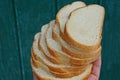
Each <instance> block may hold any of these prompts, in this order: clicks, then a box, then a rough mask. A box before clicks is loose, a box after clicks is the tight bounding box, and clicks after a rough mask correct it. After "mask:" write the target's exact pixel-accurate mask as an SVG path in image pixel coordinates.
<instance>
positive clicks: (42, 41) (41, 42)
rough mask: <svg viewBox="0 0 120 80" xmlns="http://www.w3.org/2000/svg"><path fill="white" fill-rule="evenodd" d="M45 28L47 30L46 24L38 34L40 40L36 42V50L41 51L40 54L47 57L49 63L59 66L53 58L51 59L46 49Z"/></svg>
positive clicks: (58, 62)
mask: <svg viewBox="0 0 120 80" xmlns="http://www.w3.org/2000/svg"><path fill="white" fill-rule="evenodd" d="M47 28H48V24H46V25H44V26H42V29H41V33H40V39H39V42H38V48H39V49H40V50H42V52H43V53H44V55H45V56H46V57H47V59H49V61H51V62H53V63H56V64H61V62H60V61H59V60H58V59H56V58H55V57H53V56H52V55H51V54H50V53H49V51H48V49H47V46H46V41H45V33H46V30H47ZM38 38H39V37H38Z"/></svg>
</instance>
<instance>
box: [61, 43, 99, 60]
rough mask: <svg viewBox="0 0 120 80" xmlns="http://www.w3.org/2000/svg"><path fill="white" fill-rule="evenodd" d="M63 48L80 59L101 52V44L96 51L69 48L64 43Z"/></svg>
mask: <svg viewBox="0 0 120 80" xmlns="http://www.w3.org/2000/svg"><path fill="white" fill-rule="evenodd" d="M62 50H63V51H64V52H65V53H66V54H68V55H70V56H72V57H75V58H80V59H83V58H92V57H93V56H96V55H97V54H98V53H99V52H101V46H100V47H99V48H98V49H97V50H95V51H92V52H82V51H79V52H78V51H75V50H74V51H73V50H71V49H69V48H67V47H66V46H64V45H62Z"/></svg>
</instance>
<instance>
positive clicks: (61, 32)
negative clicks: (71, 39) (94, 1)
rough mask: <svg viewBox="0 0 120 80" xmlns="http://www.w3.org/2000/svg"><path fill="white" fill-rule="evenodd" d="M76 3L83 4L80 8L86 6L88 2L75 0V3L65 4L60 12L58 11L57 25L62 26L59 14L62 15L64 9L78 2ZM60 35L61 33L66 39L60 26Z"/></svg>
mask: <svg viewBox="0 0 120 80" xmlns="http://www.w3.org/2000/svg"><path fill="white" fill-rule="evenodd" d="M76 3H79V4H81V5H82V6H81V7H79V8H82V7H85V6H86V4H85V3H84V2H82V1H76V2H73V3H71V4H68V5H66V6H64V7H63V8H62V9H60V10H59V12H58V13H57V15H56V20H55V24H57V25H58V26H59V28H60V26H61V25H60V20H59V16H60V14H61V13H62V11H64V10H65V9H66V8H68V7H70V6H72V5H74V4H76ZM76 9H77V8H76ZM60 35H61V37H62V38H63V39H64V32H63V31H62V30H61V28H60Z"/></svg>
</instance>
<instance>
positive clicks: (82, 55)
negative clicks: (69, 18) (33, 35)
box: [51, 26, 101, 59]
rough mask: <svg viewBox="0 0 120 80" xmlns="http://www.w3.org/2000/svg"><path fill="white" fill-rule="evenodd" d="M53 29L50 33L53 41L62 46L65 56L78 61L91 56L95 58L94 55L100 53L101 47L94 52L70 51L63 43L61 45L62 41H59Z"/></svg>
mask: <svg viewBox="0 0 120 80" xmlns="http://www.w3.org/2000/svg"><path fill="white" fill-rule="evenodd" d="M55 27H58V26H54V28H55ZM54 28H53V31H52V37H53V39H54V40H55V41H56V42H58V43H59V44H60V45H61V46H62V50H63V52H65V53H66V54H68V55H70V56H71V57H74V58H80V59H84V58H92V57H93V56H96V55H98V53H100V52H101V46H99V48H98V49H96V50H94V51H81V50H77V51H76V50H71V49H70V48H68V47H66V46H65V44H64V43H62V41H61V40H60V38H61V37H60V36H59V35H58V34H57V33H56V31H55V29H54ZM65 42H66V41H65ZM69 46H70V45H69ZM72 48H74V47H72ZM74 49H75V48H74ZM51 51H52V50H51Z"/></svg>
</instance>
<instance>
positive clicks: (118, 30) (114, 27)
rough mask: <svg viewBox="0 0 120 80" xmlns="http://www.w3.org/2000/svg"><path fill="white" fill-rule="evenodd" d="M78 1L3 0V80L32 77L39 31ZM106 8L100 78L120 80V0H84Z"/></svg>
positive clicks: (0, 42)
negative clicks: (34, 48)
mask: <svg viewBox="0 0 120 80" xmlns="http://www.w3.org/2000/svg"><path fill="white" fill-rule="evenodd" d="M73 1H75V0H0V80H32V71H31V67H30V49H31V45H32V41H33V37H34V35H35V33H37V32H39V31H40V28H41V26H42V25H43V24H45V23H48V22H49V21H50V20H52V19H54V18H55V14H56V12H57V11H58V10H59V9H60V8H61V7H63V6H64V5H66V4H68V3H71V2H73ZM82 1H84V2H86V3H87V4H92V3H97V4H101V5H103V6H104V7H105V9H106V16H105V24H104V27H103V42H102V46H103V48H102V63H103V64H102V69H101V76H100V80H120V76H119V75H120V22H119V21H120V15H119V14H120V0H82Z"/></svg>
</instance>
